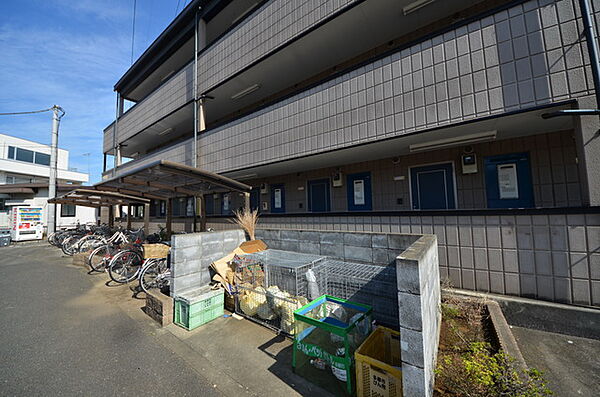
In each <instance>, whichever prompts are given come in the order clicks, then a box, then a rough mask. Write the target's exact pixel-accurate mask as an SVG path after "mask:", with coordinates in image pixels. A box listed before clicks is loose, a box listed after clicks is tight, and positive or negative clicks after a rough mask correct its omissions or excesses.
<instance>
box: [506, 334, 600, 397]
mask: <svg viewBox="0 0 600 397" xmlns="http://www.w3.org/2000/svg"><path fill="white" fill-rule="evenodd" d="M512 331H513V335H514V336H515V338H516V339H517V343H518V345H519V348H520V349H521V353H523V357H524V358H525V361H526V362H527V365H528V366H530V367H534V368H537V369H540V370H542V371H544V373H545V375H546V379H548V383H549V387H550V389H551V390H552V391H553V395H554V396H556V397H563V396H564V397H569V396H597V395H599V393H600V340H595V339H586V338H580V337H577V336H569V335H562V334H556V333H552V332H544V331H538V330H533V329H528V328H521V327H512Z"/></svg>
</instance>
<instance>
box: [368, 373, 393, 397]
mask: <svg viewBox="0 0 600 397" xmlns="http://www.w3.org/2000/svg"><path fill="white" fill-rule="evenodd" d="M370 372H371V390H370V391H371V396H376V397H388V396H389V395H390V381H389V379H388V377H387V374H385V373H383V372H380V371H376V370H375V369H374V368H373V367H372V366H371V368H370Z"/></svg>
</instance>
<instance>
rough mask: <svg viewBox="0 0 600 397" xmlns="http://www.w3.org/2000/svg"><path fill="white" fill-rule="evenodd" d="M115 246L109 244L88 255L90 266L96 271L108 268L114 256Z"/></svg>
mask: <svg viewBox="0 0 600 397" xmlns="http://www.w3.org/2000/svg"><path fill="white" fill-rule="evenodd" d="M113 251H114V248H111V247H110V246H108V245H104V246H102V247H98V248H96V249H95V250H93V251H92V252H91V253H90V256H88V266H89V267H90V269H92V270H93V271H95V272H103V271H105V270H106V267H107V266H108V264H109V262H110V260H111V259H112V256H113Z"/></svg>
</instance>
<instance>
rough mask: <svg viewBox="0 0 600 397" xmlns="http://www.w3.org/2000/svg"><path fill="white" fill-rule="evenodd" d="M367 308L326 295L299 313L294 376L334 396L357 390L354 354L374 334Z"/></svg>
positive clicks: (295, 341)
mask: <svg viewBox="0 0 600 397" xmlns="http://www.w3.org/2000/svg"><path fill="white" fill-rule="evenodd" d="M371 313H372V309H371V308H370V307H369V306H367V305H362V304H359V303H356V302H351V301H348V300H346V299H340V298H336V297H332V296H329V295H323V296H321V297H319V298H318V299H316V300H313V301H312V302H310V303H309V304H308V305H306V306H304V307H302V308H300V309H298V310H296V311H295V312H294V317H295V319H296V322H295V327H296V332H295V337H294V350H293V353H292V366H293V368H294V372H296V373H297V374H298V375H300V376H302V377H304V378H305V379H307V380H309V381H310V382H312V383H314V384H316V385H319V386H321V387H323V388H324V389H326V390H328V391H329V392H331V393H333V394H335V395H352V394H353V391H354V389H355V383H356V379H355V374H354V352H355V351H356V349H358V347H359V346H360V345H361V344H362V343H363V341H364V340H365V339H366V338H367V336H368V335H369V334H370V333H371V321H372V319H371Z"/></svg>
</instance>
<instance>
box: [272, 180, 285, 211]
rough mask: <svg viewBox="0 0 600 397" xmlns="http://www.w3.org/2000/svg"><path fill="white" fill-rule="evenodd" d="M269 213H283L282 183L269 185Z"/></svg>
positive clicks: (283, 190) (283, 193)
mask: <svg viewBox="0 0 600 397" xmlns="http://www.w3.org/2000/svg"><path fill="white" fill-rule="evenodd" d="M271 212H273V213H283V212H285V188H284V185H283V183H280V184H276V185H271Z"/></svg>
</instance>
